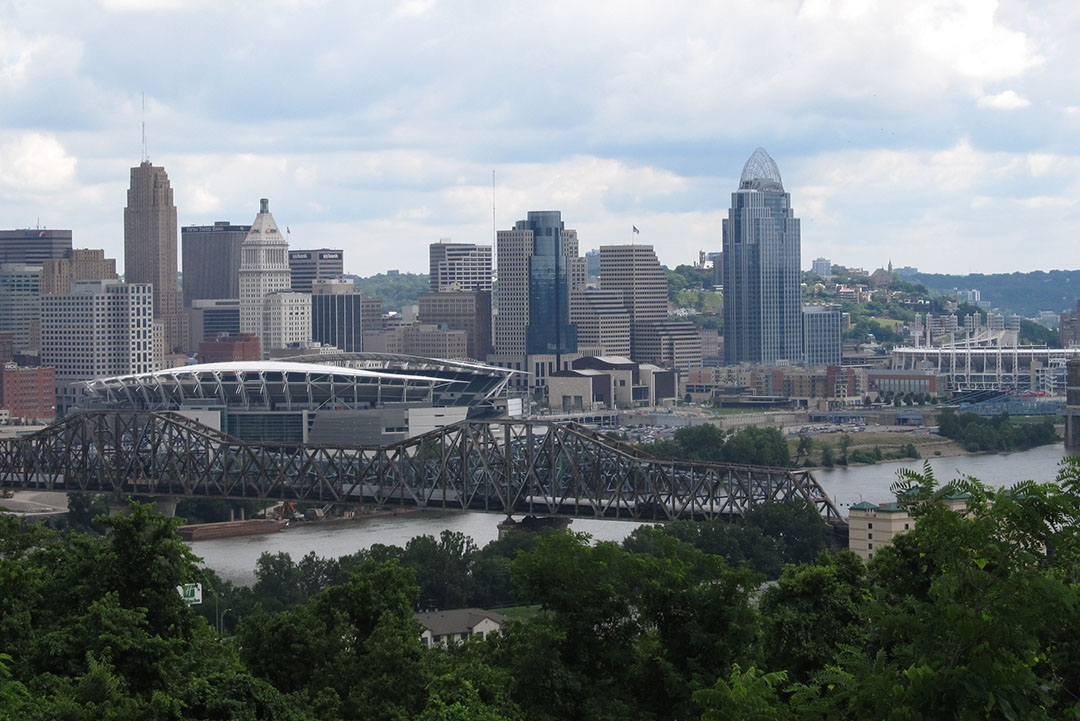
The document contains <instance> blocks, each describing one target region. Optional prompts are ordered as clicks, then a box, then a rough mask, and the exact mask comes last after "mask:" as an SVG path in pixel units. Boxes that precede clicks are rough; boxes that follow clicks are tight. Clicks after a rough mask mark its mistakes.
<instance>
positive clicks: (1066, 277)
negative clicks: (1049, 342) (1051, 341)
mask: <svg viewBox="0 0 1080 721" xmlns="http://www.w3.org/2000/svg"><path fill="white" fill-rule="evenodd" d="M901 275H902V276H903V278H904V280H907V281H910V282H913V283H920V284H922V285H923V286H925V287H926V289H927V290H929V291H930V292H931V293H935V292H947V291H951V290H952V289H953V288H960V289H964V290H966V289H969V288H975V289H977V290H979V291H980V292H981V293H982V299H983V300H986V301H989V302H990V305H991V306H992V307H994V308H999V309H1001V310H1003V311H1008V312H1011V313H1018V314H1019V315H1022V316H1026V317H1032V316H1034V315H1035V314H1036V313H1038V312H1039V311H1041V310H1050V311H1054V312H1055V313H1060V312H1062V311H1065V310H1069V309H1070V308H1075V307H1076V299H1077V298H1078V297H1080V270H1051V271H1049V272H1047V271H1042V270H1037V271H1034V272H1031V273H992V274H990V275H983V274H982V273H972V274H970V275H945V274H942V273H902V274H901Z"/></svg>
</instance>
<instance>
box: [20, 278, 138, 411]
mask: <svg viewBox="0 0 1080 721" xmlns="http://www.w3.org/2000/svg"><path fill="white" fill-rule="evenodd" d="M41 364H42V365H45V366H52V367H53V368H55V369H56V380H57V386H58V387H57V412H58V413H59V414H61V415H62V414H63V413H64V412H66V411H67V410H68V409H69V408H71V406H72V405H74V403H75V402H76V400H77V398H78V392H79V384H77V383H75V381H79V380H87V379H91V378H107V377H111V376H120V375H129V374H133V373H149V372H150V371H153V370H156V369H157V366H156V364H155V362H154V293H153V290H152V288H151V286H150V284H149V283H121V282H119V281H115V280H96V281H95V280H86V281H79V282H77V283H74V284H73V287H72V289H71V292H70V293H68V294H66V295H46V296H43V297H42V298H41Z"/></svg>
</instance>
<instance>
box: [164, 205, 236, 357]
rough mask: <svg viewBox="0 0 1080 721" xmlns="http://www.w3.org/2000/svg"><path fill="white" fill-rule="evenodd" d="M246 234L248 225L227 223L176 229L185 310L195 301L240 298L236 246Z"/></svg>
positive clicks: (196, 342)
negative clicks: (178, 240)
mask: <svg viewBox="0 0 1080 721" xmlns="http://www.w3.org/2000/svg"><path fill="white" fill-rule="evenodd" d="M250 231H251V226H250V225H233V224H232V223H230V222H229V221H227V220H219V221H217V222H215V223H214V224H213V225H189V226H186V227H184V228H181V229H180V253H181V256H182V266H183V269H184V305H185V307H188V308H190V307H191V306H192V305H193V303H194V302H195V301H196V300H208V299H216V298H239V297H240V246H241V245H242V244H243V242H244V240H245V239H246V238H247V236H248V233H249V232H250ZM192 345H195V346H198V340H195V341H193V343H192Z"/></svg>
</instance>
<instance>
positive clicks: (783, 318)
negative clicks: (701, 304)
mask: <svg viewBox="0 0 1080 721" xmlns="http://www.w3.org/2000/svg"><path fill="white" fill-rule="evenodd" d="M799 256H800V241H799V220H798V219H797V218H796V217H795V214H794V212H793V211H792V210H791V195H790V194H788V193H785V192H784V184H783V181H782V180H781V178H780V169H779V168H778V167H777V166H776V162H775V161H774V160H773V159H772V158H771V157H769V154H768V153H767V152H765V149H764V148H758V149H757V150H755V151H754V153H753V155H751V156H750V159H749V160H747V161H746V165H744V166H743V170H742V177H741V178H740V179H739V188H738V190H736V191H735V192H734V193H732V194H731V209H730V210H729V211H728V217H727V218H726V219H725V220H724V358H725V360H726V361H727V363H729V364H736V363H760V364H765V365H774V364H778V363H781V362H785V361H786V362H791V363H798V362H800V361H801V360H802V357H803V353H802V308H801V304H800V287H801V275H800V271H799V267H800V257H799Z"/></svg>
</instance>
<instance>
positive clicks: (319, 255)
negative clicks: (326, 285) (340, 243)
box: [289, 248, 345, 293]
mask: <svg viewBox="0 0 1080 721" xmlns="http://www.w3.org/2000/svg"><path fill="white" fill-rule="evenodd" d="M289 270H290V272H291V273H292V289H293V290H295V291H297V292H300V293H310V292H311V284H312V283H313V282H315V281H317V280H335V279H337V278H340V277H342V276H343V275H345V251H343V250H342V249H341V248H318V249H316V250H290V251H289Z"/></svg>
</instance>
